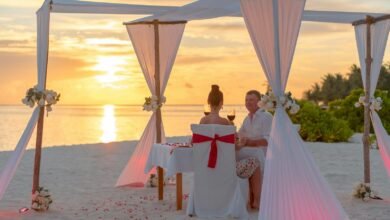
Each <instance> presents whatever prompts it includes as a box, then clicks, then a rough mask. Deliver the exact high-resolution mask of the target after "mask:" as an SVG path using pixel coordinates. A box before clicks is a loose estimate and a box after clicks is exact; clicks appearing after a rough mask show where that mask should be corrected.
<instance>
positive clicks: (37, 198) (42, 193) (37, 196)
mask: <svg viewBox="0 0 390 220" xmlns="http://www.w3.org/2000/svg"><path fill="white" fill-rule="evenodd" d="M51 203H53V200H52V199H51V196H50V193H49V190H48V189H44V188H43V187H39V189H38V190H37V191H35V192H34V194H33V195H32V204H31V208H32V209H34V210H35V211H46V210H48V209H49V206H50V204H51Z"/></svg>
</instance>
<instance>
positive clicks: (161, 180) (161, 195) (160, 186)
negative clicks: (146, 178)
mask: <svg viewBox="0 0 390 220" xmlns="http://www.w3.org/2000/svg"><path fill="white" fill-rule="evenodd" d="M157 176H158V187H157V188H158V200H163V199H164V170H163V168H161V167H157Z"/></svg>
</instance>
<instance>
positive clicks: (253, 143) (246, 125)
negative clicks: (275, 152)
mask: <svg viewBox="0 0 390 220" xmlns="http://www.w3.org/2000/svg"><path fill="white" fill-rule="evenodd" d="M260 99H261V95H260V92H258V91H256V90H250V91H248V92H247V93H246V96H245V107H246V108H247V110H248V111H249V114H248V116H247V117H246V118H245V119H244V122H243V123H242V126H241V128H240V130H239V137H240V139H239V141H238V143H237V146H238V148H240V147H244V146H245V147H261V148H262V150H263V151H264V154H263V155H261V158H260V159H261V160H260V168H261V170H262V171H264V163H265V152H266V147H267V146H268V141H267V139H268V137H269V134H270V131H271V125H272V119H273V117H272V115H271V114H270V113H269V112H266V111H264V110H262V109H260V108H259V107H258V106H257V103H258V102H259V101H260ZM261 187H262V174H261V173H260V172H258V173H255V174H254V175H253V176H251V177H250V178H249V188H250V205H251V207H252V208H259V206H260V198H261Z"/></svg>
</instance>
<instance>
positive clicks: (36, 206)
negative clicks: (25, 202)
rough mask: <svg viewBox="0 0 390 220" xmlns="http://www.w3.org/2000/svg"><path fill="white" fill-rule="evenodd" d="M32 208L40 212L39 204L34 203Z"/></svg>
mask: <svg viewBox="0 0 390 220" xmlns="http://www.w3.org/2000/svg"><path fill="white" fill-rule="evenodd" d="M31 208H32V209H35V210H39V205H38V203H37V202H34V203H33V204H32V205H31Z"/></svg>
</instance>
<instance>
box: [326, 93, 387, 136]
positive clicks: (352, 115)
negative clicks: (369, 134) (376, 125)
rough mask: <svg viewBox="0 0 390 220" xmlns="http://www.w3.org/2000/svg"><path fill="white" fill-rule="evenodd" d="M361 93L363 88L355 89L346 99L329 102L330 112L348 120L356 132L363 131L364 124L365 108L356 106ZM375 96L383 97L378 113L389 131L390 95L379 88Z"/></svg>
mask: <svg viewBox="0 0 390 220" xmlns="http://www.w3.org/2000/svg"><path fill="white" fill-rule="evenodd" d="M361 95H364V92H363V89H355V90H352V92H351V93H350V94H349V95H348V96H347V97H346V98H345V99H342V100H336V101H333V102H330V103H329V111H330V113H332V115H334V116H335V117H336V118H338V119H342V120H345V121H347V122H348V125H349V127H350V128H351V129H352V130H353V131H355V132H363V126H364V109H363V107H359V108H356V107H355V103H356V102H358V100H359V97H360V96H361ZM374 96H375V97H381V98H382V100H383V104H382V109H381V110H380V111H378V114H379V116H380V118H381V120H382V123H383V126H384V127H385V129H386V130H387V132H390V114H389V113H390V96H389V94H388V92H387V91H384V90H377V91H376V92H375V95H374Z"/></svg>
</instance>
